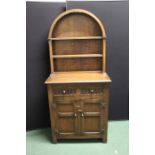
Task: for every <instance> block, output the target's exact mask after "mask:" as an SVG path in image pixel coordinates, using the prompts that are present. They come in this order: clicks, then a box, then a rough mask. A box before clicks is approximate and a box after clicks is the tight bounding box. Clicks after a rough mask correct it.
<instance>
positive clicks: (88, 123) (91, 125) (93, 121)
mask: <svg viewBox="0 0 155 155" xmlns="http://www.w3.org/2000/svg"><path fill="white" fill-rule="evenodd" d="M83 131H84V132H100V118H99V117H98V116H94V117H93V116H84V129H83Z"/></svg>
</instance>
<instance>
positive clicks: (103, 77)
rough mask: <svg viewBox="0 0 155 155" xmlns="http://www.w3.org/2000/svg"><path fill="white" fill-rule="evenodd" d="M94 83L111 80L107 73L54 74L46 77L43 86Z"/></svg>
mask: <svg viewBox="0 0 155 155" xmlns="http://www.w3.org/2000/svg"><path fill="white" fill-rule="evenodd" d="M96 82H111V79H110V77H109V76H108V74H107V73H105V72H98V71H83V72H82V71H79V72H78V71H77V72H54V73H52V74H51V75H50V76H49V77H48V79H47V80H46V81H45V84H57V83H58V84H60V83H96Z"/></svg>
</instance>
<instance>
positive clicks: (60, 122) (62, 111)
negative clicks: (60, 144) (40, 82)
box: [54, 102, 80, 138]
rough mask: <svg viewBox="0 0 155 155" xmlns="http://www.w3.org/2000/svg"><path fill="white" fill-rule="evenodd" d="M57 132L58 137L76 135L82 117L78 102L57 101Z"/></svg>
mask: <svg viewBox="0 0 155 155" xmlns="http://www.w3.org/2000/svg"><path fill="white" fill-rule="evenodd" d="M55 105H56V108H55V112H54V113H55V116H56V122H55V123H56V124H55V133H56V135H57V138H63V137H66V136H72V135H76V134H77V133H79V131H80V126H79V124H80V117H79V116H78V114H77V111H76V106H78V105H77V103H76V102H74V103H73V102H55Z"/></svg>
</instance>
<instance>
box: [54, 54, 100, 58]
mask: <svg viewBox="0 0 155 155" xmlns="http://www.w3.org/2000/svg"><path fill="white" fill-rule="evenodd" d="M95 57H96V58H98V57H102V54H75V55H53V58H95Z"/></svg>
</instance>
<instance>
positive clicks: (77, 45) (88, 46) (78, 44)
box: [53, 40, 102, 55]
mask: <svg viewBox="0 0 155 155" xmlns="http://www.w3.org/2000/svg"><path fill="white" fill-rule="evenodd" d="M53 54H54V55H69V54H102V40H67V41H64V40H63V41H53Z"/></svg>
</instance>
